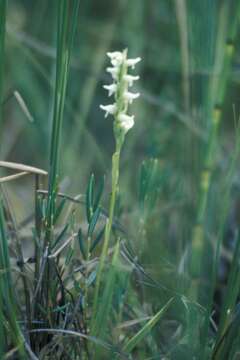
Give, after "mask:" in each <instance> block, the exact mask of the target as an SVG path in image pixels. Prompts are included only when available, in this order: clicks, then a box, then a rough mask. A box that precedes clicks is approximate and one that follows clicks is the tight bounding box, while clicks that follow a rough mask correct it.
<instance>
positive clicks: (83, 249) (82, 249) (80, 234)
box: [78, 229, 87, 260]
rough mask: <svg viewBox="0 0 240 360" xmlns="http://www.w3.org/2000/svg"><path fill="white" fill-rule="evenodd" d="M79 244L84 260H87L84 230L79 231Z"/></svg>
mask: <svg viewBox="0 0 240 360" xmlns="http://www.w3.org/2000/svg"><path fill="white" fill-rule="evenodd" d="M78 244H79V249H80V251H81V253H82V256H83V258H84V260H86V259H87V255H86V250H85V246H84V243H83V234H82V230H81V229H79V231H78Z"/></svg>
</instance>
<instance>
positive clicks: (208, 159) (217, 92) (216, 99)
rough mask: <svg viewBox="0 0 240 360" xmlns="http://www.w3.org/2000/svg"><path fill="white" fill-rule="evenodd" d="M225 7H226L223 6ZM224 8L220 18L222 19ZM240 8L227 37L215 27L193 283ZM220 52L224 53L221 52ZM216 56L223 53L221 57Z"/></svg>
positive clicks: (195, 291) (200, 254)
mask: <svg viewBox="0 0 240 360" xmlns="http://www.w3.org/2000/svg"><path fill="white" fill-rule="evenodd" d="M225 5H226V6H228V4H227V3H226V4H225ZM224 9H225V8H223V9H222V10H223V14H222V15H223V18H224V16H225V12H224ZM239 13H240V5H238V8H237V12H236V16H235V18H234V21H232V23H231V27H230V29H226V32H227V33H226V34H224V35H223V34H222V32H221V31H220V30H221V26H220V25H221V22H220V25H219V28H218V38H217V47H216V52H215V64H214V74H213V77H212V79H211V82H210V88H209V96H210V114H211V116H210V119H211V124H210V131H209V136H208V140H207V144H206V152H205V159H204V164H203V168H202V172H201V174H200V196H199V204H198V210H197V219H196V225H195V227H194V229H193V242H192V254H191V264H190V272H191V276H192V277H193V279H194V281H196V280H197V279H198V278H199V276H200V274H201V266H202V260H203V253H204V233H205V232H204V220H205V214H206V208H207V201H208V195H209V189H210V185H211V178H212V173H213V170H214V162H215V149H216V142H217V136H218V130H219V126H220V120H221V116H222V105H223V102H224V98H225V92H226V88H227V84H228V78H229V76H228V74H229V71H230V68H231V64H232V58H233V54H234V50H235V47H234V41H235V38H236V34H237V29H238V24H239ZM221 49H223V51H221ZM219 54H222V55H221V57H220V55H219ZM191 296H192V297H193V299H194V300H198V301H199V300H200V299H199V288H198V285H195V284H193V286H192V289H191Z"/></svg>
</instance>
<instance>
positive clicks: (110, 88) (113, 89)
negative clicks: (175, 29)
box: [103, 84, 117, 96]
mask: <svg viewBox="0 0 240 360" xmlns="http://www.w3.org/2000/svg"><path fill="white" fill-rule="evenodd" d="M103 88H104V89H106V90H107V91H108V96H111V95H113V94H114V93H115V92H116V91H117V84H111V85H104V86H103Z"/></svg>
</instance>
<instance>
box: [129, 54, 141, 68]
mask: <svg viewBox="0 0 240 360" xmlns="http://www.w3.org/2000/svg"><path fill="white" fill-rule="evenodd" d="M139 61H141V58H140V57H137V58H136V59H127V60H126V64H127V66H131V68H132V69H134V68H135V65H136V64H137V63H138V62H139Z"/></svg>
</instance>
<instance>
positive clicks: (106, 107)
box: [100, 104, 117, 118]
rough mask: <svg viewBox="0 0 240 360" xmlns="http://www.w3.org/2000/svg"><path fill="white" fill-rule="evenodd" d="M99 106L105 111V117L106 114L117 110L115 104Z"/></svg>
mask: <svg viewBox="0 0 240 360" xmlns="http://www.w3.org/2000/svg"><path fill="white" fill-rule="evenodd" d="M100 108H101V109H102V110H103V111H106V114H105V118H106V117H107V116H108V114H112V115H114V114H115V112H116V110H117V107H116V104H110V105H100Z"/></svg>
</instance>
